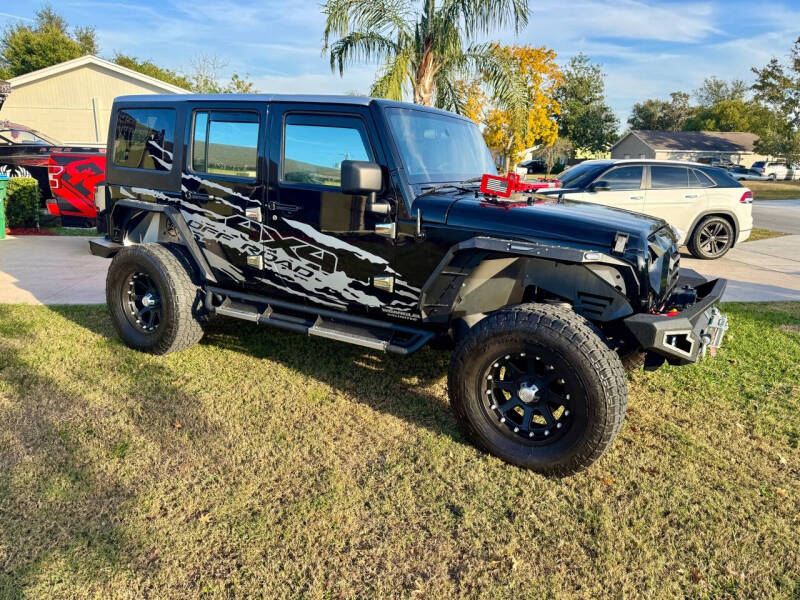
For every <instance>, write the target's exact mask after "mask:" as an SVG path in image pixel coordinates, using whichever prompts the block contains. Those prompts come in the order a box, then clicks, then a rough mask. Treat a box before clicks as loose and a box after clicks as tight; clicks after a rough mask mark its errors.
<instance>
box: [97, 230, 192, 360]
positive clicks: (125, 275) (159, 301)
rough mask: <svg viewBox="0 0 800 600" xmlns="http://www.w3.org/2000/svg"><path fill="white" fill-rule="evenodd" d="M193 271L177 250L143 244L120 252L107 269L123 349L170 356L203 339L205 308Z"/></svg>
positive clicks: (110, 301) (110, 305)
mask: <svg viewBox="0 0 800 600" xmlns="http://www.w3.org/2000/svg"><path fill="white" fill-rule="evenodd" d="M201 300H202V299H201V296H200V288H199V286H198V285H197V283H196V281H195V279H194V269H193V267H192V264H191V261H190V259H189V258H188V256H187V254H186V252H185V250H184V249H183V247H181V246H179V245H177V244H141V245H136V246H128V247H126V248H123V249H122V250H120V251H119V252H118V253H117V254H116V256H114V259H113V260H112V261H111V265H110V267H109V269H108V276H107V277H106V301H107V303H108V311H109V314H110V315H111V320H112V322H113V323H114V327H115V328H116V330H117V333H118V334H119V337H120V338H121V339H122V341H123V342H125V344H126V345H127V346H129V347H131V348H134V349H135V350H140V351H142V352H148V353H150V354H169V353H171V352H178V351H180V350H185V349H186V348H189V347H190V346H193V345H194V344H196V343H197V342H198V341H200V338H202V337H203V327H202V323H201V321H202V319H203V317H204V315H203V312H204V311H203V304H202V301H201Z"/></svg>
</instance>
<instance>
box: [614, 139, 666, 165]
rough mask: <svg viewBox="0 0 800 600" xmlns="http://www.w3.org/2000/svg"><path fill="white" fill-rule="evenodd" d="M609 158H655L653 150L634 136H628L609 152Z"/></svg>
mask: <svg viewBox="0 0 800 600" xmlns="http://www.w3.org/2000/svg"><path fill="white" fill-rule="evenodd" d="M611 158H616V159H624V158H657V156H656V153H655V152H654V151H653V149H652V148H651V147H650V146H648V145H647V144H645V143H644V142H643V141H642V140H640V139H639V138H638V137H636V136H635V135H631V134H628V135H626V136H625V137H624V138H623V139H622V140H620V142H619V143H618V144H617V145H616V146H614V148H613V149H612V150H611Z"/></svg>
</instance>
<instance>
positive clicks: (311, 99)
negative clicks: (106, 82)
mask: <svg viewBox="0 0 800 600" xmlns="http://www.w3.org/2000/svg"><path fill="white" fill-rule="evenodd" d="M183 102H266V103H269V102H296V103H303V104H340V105H341V104H343V105H350V106H369V105H370V104H377V105H379V106H382V107H386V108H391V107H395V108H411V109H414V110H424V111H427V112H433V113H439V114H443V115H447V116H448V117H455V118H457V119H464V120H469V119H467V118H466V117H464V116H462V115H458V114H456V113H453V112H450V111H446V110H442V109H439V108H433V107H430V106H421V105H419V104H412V103H410V102H398V101H397V100H386V99H385V98H370V97H369V96H345V95H335V94H137V95H131V96H117V97H116V98H114V103H115V104H117V103H119V104H123V103H125V104H127V103H132V104H150V105H152V104H173V105H175V104H180V103H183Z"/></svg>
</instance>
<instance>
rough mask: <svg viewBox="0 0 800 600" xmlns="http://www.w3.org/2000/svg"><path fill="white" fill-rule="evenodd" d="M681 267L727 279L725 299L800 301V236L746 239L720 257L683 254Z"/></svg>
mask: <svg viewBox="0 0 800 600" xmlns="http://www.w3.org/2000/svg"><path fill="white" fill-rule="evenodd" d="M681 267H683V269H692V270H694V271H696V272H697V273H699V274H700V275H703V276H705V277H708V278H715V277H724V278H725V279H727V280H728V287H727V289H726V291H725V296H724V298H723V299H724V300H726V301H729V302H759V301H779V300H800V235H787V236H784V237H779V238H772V239H769V240H759V241H757V242H745V243H743V244H740V245H739V246H737V247H735V248H733V249H732V250H730V251H729V252H728V253H727V254H726V255H725V256H724V257H722V258H718V259H717V260H697V259H696V258H692V257H691V255H690V254H688V252H687V253H684V255H683V256H682V257H681Z"/></svg>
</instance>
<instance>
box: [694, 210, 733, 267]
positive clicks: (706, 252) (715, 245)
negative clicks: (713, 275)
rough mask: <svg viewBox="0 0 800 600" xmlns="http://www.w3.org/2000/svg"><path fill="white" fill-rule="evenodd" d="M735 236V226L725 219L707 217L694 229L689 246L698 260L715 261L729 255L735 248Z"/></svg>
mask: <svg viewBox="0 0 800 600" xmlns="http://www.w3.org/2000/svg"><path fill="white" fill-rule="evenodd" d="M734 235H735V231H734V229H733V225H731V222H730V221H728V219H726V218H725V217H706V218H705V219H703V220H702V221H700V223H698V224H697V227H695V228H694V231H693V232H692V237H691V238H690V239H689V243H688V244H687V246H688V248H689V252H691V253H692V255H693V256H695V257H696V258H700V259H702V260H713V259H715V258H721V257H723V256H725V254H727V253H728V250H730V249H731V248H732V247H733V242H734ZM723 238H724V240H725V241H724V242H723V241H721V240H722V239H723Z"/></svg>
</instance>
